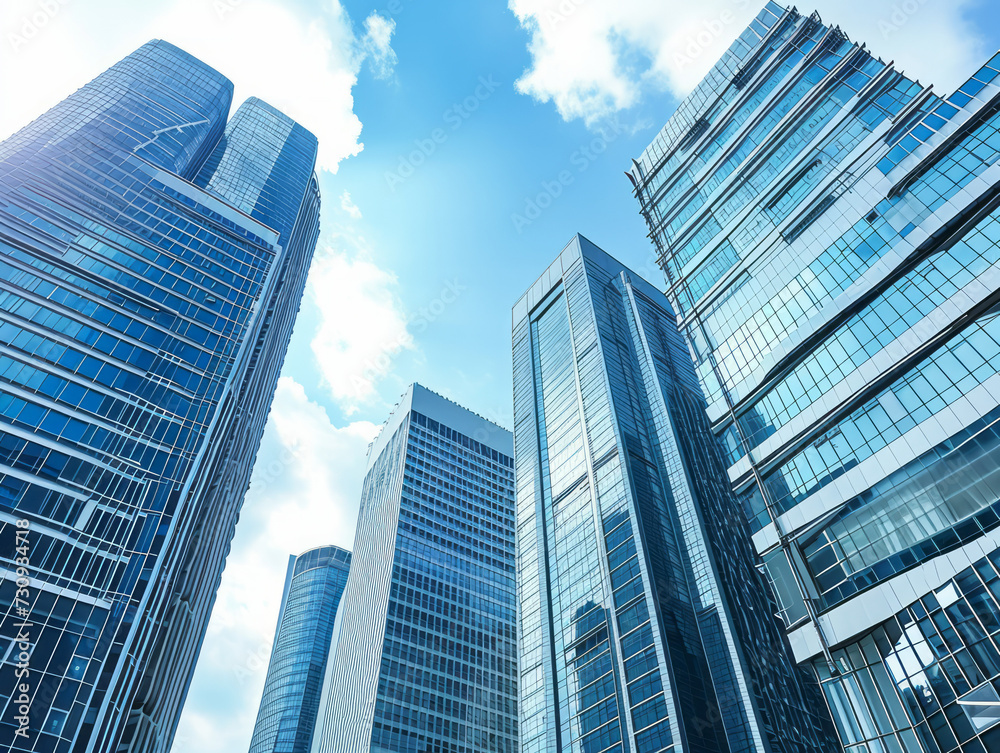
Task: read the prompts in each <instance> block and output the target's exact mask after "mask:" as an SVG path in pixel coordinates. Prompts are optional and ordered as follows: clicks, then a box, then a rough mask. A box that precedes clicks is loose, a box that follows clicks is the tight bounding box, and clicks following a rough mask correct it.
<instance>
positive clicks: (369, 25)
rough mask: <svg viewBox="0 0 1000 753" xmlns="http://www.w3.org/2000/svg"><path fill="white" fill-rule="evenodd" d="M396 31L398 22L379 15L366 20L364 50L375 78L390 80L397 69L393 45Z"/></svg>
mask: <svg viewBox="0 0 1000 753" xmlns="http://www.w3.org/2000/svg"><path fill="white" fill-rule="evenodd" d="M395 30H396V22H395V21H394V20H392V19H387V18H383V17H382V16H380V15H379V14H378V13H372V14H371V15H370V16H368V18H366V19H365V36H364V38H363V40H362V49H364V51H365V52H366V53H367V55H368V64H369V65H370V66H371V69H372V73H373V74H374V75H375V78H389V77H390V76H392V74H393V71H394V70H395V68H396V62H397V60H396V51H395V50H393V49H392V45H391V42H392V33H393V32H394V31H395Z"/></svg>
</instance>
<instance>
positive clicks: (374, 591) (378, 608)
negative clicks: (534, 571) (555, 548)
mask: <svg viewBox="0 0 1000 753" xmlns="http://www.w3.org/2000/svg"><path fill="white" fill-rule="evenodd" d="M513 449H514V448H513V438H512V437H511V434H510V432H508V431H506V430H504V429H501V428H500V427H499V426H496V425H495V424H493V423H490V422H489V421H487V420H486V419H484V418H481V417H479V416H477V415H475V414H474V413H472V412H470V411H468V410H466V409H465V408H462V407H461V406H459V405H456V404H455V403H453V402H451V401H449V400H446V399H445V398H443V397H441V396H440V395H437V394H435V393H433V392H430V391H429V390H427V389H425V388H423V387H421V386H420V385H419V384H414V385H413V386H411V387H410V388H409V390H407V392H406V394H404V395H403V397H402V399H401V400H400V403H399V405H397V406H396V408H395V410H394V411H393V413H392V415H391V416H390V417H389V420H388V421H387V422H386V424H385V425H384V426H383V427H382V431H381V433H380V434H379V435H378V438H377V439H376V440H375V441H374V442H373V443H372V446H371V447H370V448H369V450H368V470H367V474H366V476H365V481H364V487H363V489H362V491H361V509H360V512H359V514H358V528H357V533H356V535H355V538H354V555H353V559H352V562H351V574H350V576H349V577H348V579H347V586H346V587H345V589H344V597H343V599H342V601H341V605H340V611H339V612H338V614H337V624H336V626H335V627H334V637H333V645H335V646H336V652H335V653H334V655H333V656H332V658H331V660H330V665H329V668H328V670H327V677H326V681H325V682H324V685H323V701H322V704H321V708H320V714H319V721H318V722H317V728H316V734H315V736H314V738H313V747H312V751H313V753H369V752H370V753H390V752H395V751H402V750H405V751H421V752H423V751H430V752H433V753H518V747H517V637H516V633H515V614H516V604H515V597H514V470H513V468H514V460H513V458H512V455H513Z"/></svg>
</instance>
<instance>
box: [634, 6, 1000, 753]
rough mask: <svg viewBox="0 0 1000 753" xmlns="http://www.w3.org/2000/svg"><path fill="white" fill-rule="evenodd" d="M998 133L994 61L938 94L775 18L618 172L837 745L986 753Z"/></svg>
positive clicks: (809, 27)
mask: <svg viewBox="0 0 1000 753" xmlns="http://www.w3.org/2000/svg"><path fill="white" fill-rule="evenodd" d="M998 129H1000V55H998V56H996V57H993V58H992V59H991V60H989V61H988V62H987V63H986V64H985V65H984V66H983V67H982V68H981V69H979V70H978V71H977V72H975V74H974V75H973V76H972V77H971V78H969V80H968V81H967V82H966V83H965V84H964V85H962V86H961V87H960V88H959V89H958V90H957V91H956V92H954V93H952V94H950V95H947V96H944V95H939V94H936V93H935V92H934V91H933V90H932V89H931V88H930V87H926V86H924V85H922V84H920V83H917V82H914V81H911V80H910V79H908V78H907V77H906V76H904V75H903V74H901V73H900V72H899V71H897V70H895V69H894V68H893V67H892V66H891V65H889V64H886V63H885V62H883V61H881V60H880V59H878V58H876V57H874V56H873V55H872V54H871V53H869V52H868V51H867V50H865V49H864V48H863V47H861V46H859V45H858V44H856V43H853V42H851V41H850V40H849V39H847V38H846V37H845V36H844V34H843V33H841V32H840V31H839V30H838V29H837V28H831V27H828V26H825V25H824V24H823V23H822V22H821V20H820V19H819V17H818V16H816V15H815V14H814V15H812V16H806V15H802V14H799V13H798V12H796V11H795V10H794V9H785V8H782V7H780V6H777V5H775V4H774V3H770V4H768V5H767V6H766V7H765V8H764V9H763V10H762V11H761V13H760V14H759V15H758V16H757V18H756V20H755V21H754V22H753V23H752V24H751V25H750V27H749V28H747V29H746V31H745V32H744V33H743V34H742V35H741V36H740V38H739V39H738V40H737V41H736V42H735V43H734V44H733V45H732V47H731V48H730V49H729V51H728V52H727V53H726V54H725V55H724V56H723V58H722V59H721V60H720V61H719V62H718V64H717V65H716V66H715V67H714V68H713V69H712V71H711V72H710V73H709V74H708V76H707V77H706V78H705V80H704V81H703V82H702V83H701V84H700V85H699V86H698V87H697V88H696V89H695V90H694V92H693V93H692V94H691V95H690V96H689V97H688V98H687V99H686V100H685V101H684V102H683V103H682V104H681V105H680V106H679V107H678V109H677V111H676V112H675V113H674V115H673V116H672V117H671V118H670V120H669V121H668V122H667V124H666V125H665V126H664V128H663V130H662V131H661V132H660V134H659V135H658V136H657V137H656V139H655V140H654V141H653V143H652V144H650V146H649V147H648V148H647V149H646V151H645V152H644V153H643V154H642V156H641V157H640V158H639V159H637V160H635V161H634V163H633V165H632V168H631V171H630V177H631V179H632V182H633V185H634V188H635V192H636V195H637V198H638V200H639V203H640V206H641V211H642V213H643V215H644V216H645V218H646V221H647V223H648V225H649V229H650V236H651V238H652V239H653V240H654V242H655V244H656V250H657V252H658V254H659V261H660V264H661V266H662V267H663V270H664V272H665V274H666V281H667V285H668V296H669V297H670V300H671V302H672V303H673V305H674V307H675V309H676V311H677V314H678V322H679V326H680V328H681V330H682V332H683V333H684V335H685V337H686V339H687V341H688V343H689V346H690V349H691V352H692V355H693V358H694V360H695V365H696V369H697V373H698V377H699V381H700V383H701V387H702V389H703V390H704V392H705V394H706V396H707V398H708V416H709V419H710V421H711V424H712V429H713V431H714V432H715V434H716V435H718V436H719V437H720V438H722V440H723V441H724V442H725V445H726V447H727V452H728V466H729V471H728V475H729V479H730V481H731V482H732V483H733V485H734V487H735V490H736V492H737V494H738V495H739V497H740V499H741V501H742V505H743V507H744V510H745V513H746V516H747V518H748V520H749V521H750V525H751V529H752V531H753V534H754V535H753V542H754V546H755V549H756V550H757V552H758V553H759V554H760V555H761V557H762V559H763V562H764V566H765V569H766V572H767V574H768V577H769V579H770V580H771V581H772V582H773V584H774V588H775V591H776V593H777V594H778V596H779V600H780V602H781V614H782V617H783V619H784V622H785V624H786V629H787V632H788V635H789V638H790V642H791V645H792V647H793V649H794V652H795V656H796V658H797V659H798V660H799V661H802V662H807V663H809V664H811V665H812V666H813V667H814V668H815V670H816V672H818V674H819V676H820V677H821V679H822V684H823V687H824V690H825V693H826V697H827V699H828V701H829V705H830V707H831V709H832V710H833V711H834V717H835V720H836V721H837V723H838V726H839V729H840V735H841V738H842V740H843V743H844V745H845V746H846V748H847V750H848V751H850V752H851V753H860V752H862V751H864V752H865V753H869V752H877V753H903V752H905V753H943V752H945V751H958V750H960V751H963V752H964V753H969V752H973V751H974V752H975V753H982V751H983V750H984V749H985V750H1000V739H998V738H1000V732H998V731H997V730H996V729H995V728H993V727H992V725H993V724H995V723H996V722H997V721H1000V715H998V714H996V713H995V712H996V710H997V708H1000V707H998V706H997V704H996V703H995V702H994V701H993V700H992V699H993V698H994V697H995V693H996V692H997V689H998V688H1000V653H998V650H997V649H998V646H997V642H996V640H995V629H996V613H995V608H996V602H995V599H994V597H992V596H991V595H990V594H993V593H995V583H996V576H995V573H994V571H993V569H992V568H993V564H992V563H994V562H995V561H996V552H997V548H998V547H1000V475H998V472H997V468H998V463H1000V439H998V437H1000V433H998V430H1000V425H998V424H997V423H996V422H997V419H998V418H1000V375H998V373H997V371H998V366H1000V319H998V313H1000V309H998V308H997V304H998V303H1000V209H998V202H997V187H998V184H1000V166H998V165H997V162H998V159H1000V133H998ZM984 557H986V560H983V558H984ZM973 563H976V564H975V567H973V568H972V569H970V565H972V564H973ZM942 590H943V591H944V592H945V593H947V597H946V598H945V599H944V600H942V598H941V596H940V594H941V593H942ZM990 709H992V710H990Z"/></svg>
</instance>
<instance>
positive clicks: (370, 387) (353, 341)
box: [306, 239, 414, 414]
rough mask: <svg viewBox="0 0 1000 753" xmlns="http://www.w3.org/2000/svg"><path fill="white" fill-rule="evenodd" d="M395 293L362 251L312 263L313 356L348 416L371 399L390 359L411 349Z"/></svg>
mask: <svg viewBox="0 0 1000 753" xmlns="http://www.w3.org/2000/svg"><path fill="white" fill-rule="evenodd" d="M361 241H362V242H363V239H361ZM397 287H398V283H397V280H396V277H395V276H394V275H393V274H392V273H391V272H388V271H386V270H384V269H382V268H381V267H379V266H378V265H377V264H376V263H375V262H374V261H373V260H372V258H371V255H370V254H369V253H368V252H367V251H366V250H364V249H361V250H359V251H355V252H347V251H335V250H332V249H326V250H324V251H322V252H321V253H319V254H318V255H317V258H316V260H315V262H313V267H312V271H311V272H310V275H309V282H308V285H307V287H306V294H307V295H308V296H309V298H310V302H311V304H312V305H314V306H316V307H317V308H318V310H319V312H320V317H321V323H320V326H319V328H318V329H317V331H316V333H315V335H314V336H313V339H312V351H313V354H314V355H315V357H316V361H317V363H318V365H319V368H320V372H321V374H322V375H323V380H324V384H325V386H326V387H327V388H328V389H329V391H330V394H331V396H332V397H333V399H334V400H336V401H337V403H338V404H339V405H340V407H341V408H342V409H343V410H344V411H345V412H347V413H348V414H352V413H354V412H356V411H357V410H358V408H359V406H360V405H361V404H362V403H364V402H366V401H367V400H370V399H371V398H372V397H374V395H375V388H376V385H377V383H378V382H379V380H380V379H382V378H383V377H384V376H385V375H386V374H388V373H389V369H390V366H391V365H392V360H393V358H394V357H395V356H396V355H398V354H399V353H400V352H401V351H404V350H409V349H412V348H413V347H414V344H413V337H412V336H411V334H410V332H409V330H408V329H407V319H408V317H407V315H406V313H405V311H404V309H403V305H402V303H401V301H400V299H399V296H398V294H397Z"/></svg>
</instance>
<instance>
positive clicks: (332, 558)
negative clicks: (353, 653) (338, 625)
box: [250, 546, 351, 753]
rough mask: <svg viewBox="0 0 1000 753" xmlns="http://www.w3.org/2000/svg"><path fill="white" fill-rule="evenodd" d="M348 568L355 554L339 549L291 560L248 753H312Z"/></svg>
mask: <svg viewBox="0 0 1000 753" xmlns="http://www.w3.org/2000/svg"><path fill="white" fill-rule="evenodd" d="M350 565H351V553H350V552H347V551H344V550H343V549H339V548H338V547H335V546H323V547H319V548H317V549H310V550H309V551H308V552H303V553H302V554H300V555H299V556H298V557H296V556H294V555H293V556H291V557H289V558H288V573H287V575H286V576H285V590H284V592H283V593H282V595H281V610H280V611H279V612H278V627H277V629H276V631H275V634H274V645H273V646H272V648H271V660H270V662H268V666H267V678H266V679H265V680H264V693H263V695H262V697H261V700H260V710H259V711H258V712H257V723H256V724H255V725H254V728H253V738H252V739H251V740H250V753H309V747H310V744H311V743H312V738H313V729H314V728H315V725H316V713H317V712H318V711H319V701H320V692H321V691H322V689H323V676H324V674H325V671H326V663H327V657H328V656H329V655H330V651H331V647H330V638H331V637H332V635H333V624H334V619H335V618H336V616H337V606H338V605H339V604H340V597H341V596H342V595H343V593H344V585H345V584H346V583H347V574H348V571H349V568H350Z"/></svg>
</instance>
